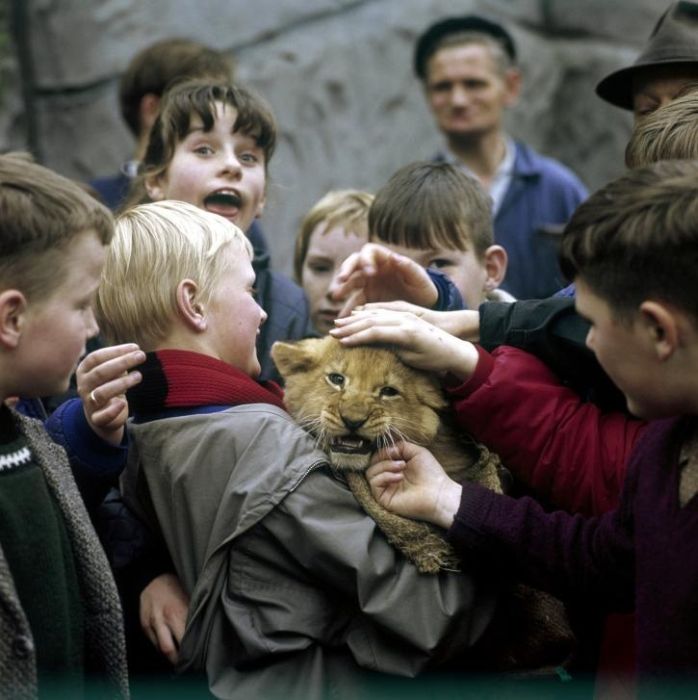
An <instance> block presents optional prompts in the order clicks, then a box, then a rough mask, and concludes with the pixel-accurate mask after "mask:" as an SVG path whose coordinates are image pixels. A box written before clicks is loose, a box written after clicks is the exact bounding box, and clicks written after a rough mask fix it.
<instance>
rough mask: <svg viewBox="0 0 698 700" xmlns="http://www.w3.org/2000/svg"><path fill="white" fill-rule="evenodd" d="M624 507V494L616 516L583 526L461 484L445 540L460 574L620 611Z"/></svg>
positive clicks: (628, 541)
mask: <svg viewBox="0 0 698 700" xmlns="http://www.w3.org/2000/svg"><path fill="white" fill-rule="evenodd" d="M629 500H630V499H628V498H627V490H626V491H625V492H624V498H623V500H622V502H621V505H620V506H619V508H618V509H617V510H615V511H612V512H610V513H606V514H605V515H603V516H601V517H599V518H590V519H586V518H584V517H583V516H581V515H570V514H568V513H564V512H561V511H557V512H554V513H547V512H546V511H544V510H543V508H541V506H540V505H539V504H538V503H537V502H536V501H534V500H533V499H531V498H521V499H513V498H510V497H508V496H502V495H499V494H495V493H493V492H492V491H489V490H487V489H485V488H483V487H481V486H478V485H475V484H465V485H464V486H463V496H462V498H461V503H460V507H459V509H458V512H457V514H456V517H455V519H454V521H453V525H452V526H451V528H450V529H449V531H448V533H447V536H448V539H449V541H450V542H451V543H452V544H453V546H454V547H455V548H456V549H457V550H458V551H459V552H460V553H461V555H462V560H463V562H464V566H466V567H467V568H468V569H472V568H476V567H481V566H484V567H486V568H488V569H495V570H496V571H497V572H498V573H499V574H504V575H507V576H509V577H516V578H521V579H523V580H525V581H526V582H528V583H530V584H531V585H533V586H535V587H538V588H542V589H544V590H548V591H550V592H551V593H553V594H554V595H557V596H558V597H560V598H570V597H575V598H584V599H585V600H586V601H587V602H589V600H590V599H591V600H594V601H595V603H596V604H598V605H599V606H601V607H603V608H606V609H608V610H616V611H626V610H630V609H632V608H633V603H634V601H633V597H634V547H633V536H632V513H631V511H630V508H629V507H628V503H629Z"/></svg>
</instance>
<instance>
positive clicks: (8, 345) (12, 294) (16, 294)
mask: <svg viewBox="0 0 698 700" xmlns="http://www.w3.org/2000/svg"><path fill="white" fill-rule="evenodd" d="M26 316H27V299H26V297H25V296H24V294H22V292H20V291H19V290H18V289H6V290H5V291H3V292H2V293H0V346H2V347H3V348H5V349H7V350H14V349H15V348H16V347H17V346H18V345H19V341H20V338H21V336H22V332H23V330H24V325H25V323H26Z"/></svg>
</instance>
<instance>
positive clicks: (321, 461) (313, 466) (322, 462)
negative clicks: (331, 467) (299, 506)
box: [289, 459, 329, 493]
mask: <svg viewBox="0 0 698 700" xmlns="http://www.w3.org/2000/svg"><path fill="white" fill-rule="evenodd" d="M326 464H329V462H327V461H326V460H324V459H319V460H318V461H317V462H313V463H312V464H311V465H310V466H309V467H308V468H307V469H306V470H305V472H303V475H302V476H301V478H300V479H298V481H297V482H296V483H295V484H294V485H293V486H292V487H291V488H290V489H289V493H293V492H294V491H295V490H296V489H297V488H298V487H299V486H300V485H301V484H302V483H303V480H304V479H305V478H306V477H307V476H308V474H310V472H314V471H315V470H316V469H319V468H320V467H324V466H325V465H326Z"/></svg>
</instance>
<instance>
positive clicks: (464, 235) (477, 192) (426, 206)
mask: <svg viewBox="0 0 698 700" xmlns="http://www.w3.org/2000/svg"><path fill="white" fill-rule="evenodd" d="M368 237H369V240H370V241H373V242H375V243H383V244H388V245H391V244H392V245H400V246H405V247H407V248H416V249H418V250H427V249H434V248H447V249H451V250H460V251H467V250H473V251H474V252H475V255H476V256H477V258H478V260H484V257H485V253H486V252H487V249H488V248H489V247H490V246H491V245H492V244H493V243H494V232H493V230H492V204H491V200H490V198H489V196H488V195H487V193H486V192H485V191H484V190H483V189H482V187H481V185H480V183H479V182H478V181H477V180H475V178H472V177H470V176H469V175H466V174H465V173H464V172H462V171H461V170H460V169H459V168H457V167H456V166H454V165H451V164H450V163H432V162H426V161H423V162H417V163H410V164H409V165H405V166H404V167H402V168H400V169H399V170H398V171H397V172H395V173H394V174H393V176H392V177H391V178H390V180H388V182H387V184H385V185H384V186H383V187H381V189H380V190H379V191H378V192H377V193H376V198H375V200H374V201H373V204H372V205H371V209H370V211H369V213H368Z"/></svg>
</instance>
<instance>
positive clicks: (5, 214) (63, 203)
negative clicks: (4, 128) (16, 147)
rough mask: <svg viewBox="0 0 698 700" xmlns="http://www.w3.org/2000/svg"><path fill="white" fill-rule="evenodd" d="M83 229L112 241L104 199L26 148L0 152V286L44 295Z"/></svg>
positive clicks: (33, 295) (56, 282) (33, 297)
mask: <svg viewBox="0 0 698 700" xmlns="http://www.w3.org/2000/svg"><path fill="white" fill-rule="evenodd" d="M86 231H94V232H95V235H96V236H97V237H98V238H99V240H100V241H101V242H102V243H103V244H104V245H107V244H108V243H109V242H110V241H111V238H112V235H113V233H114V221H113V218H112V215H111V213H110V212H109V210H108V209H107V208H106V207H105V206H104V205H103V204H100V203H99V202H98V201H97V200H96V199H94V198H93V197H91V196H90V195H89V194H88V193H87V192H86V191H85V190H84V189H83V188H82V187H81V186H80V185H79V184H78V183H76V182H73V181H72V180H69V179H68V178H66V177H63V176H62V175H58V173H54V172H53V171H52V170H49V169H48V168H44V167H42V166H41V165H37V164H36V163H34V162H32V160H31V157H30V156H28V155H27V154H21V153H7V154H5V155H2V156H0V289H19V290H20V291H22V293H23V294H24V295H25V296H26V297H27V298H28V299H30V300H34V301H35V300H41V299H44V298H46V297H47V296H48V295H49V294H50V293H51V292H52V291H53V290H54V289H55V288H56V287H58V286H59V285H60V283H61V280H62V276H61V271H62V263H63V260H64V257H68V256H69V255H70V251H69V246H70V243H71V241H72V240H73V239H74V238H75V237H76V236H78V235H80V234H82V233H85V232H86Z"/></svg>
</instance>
